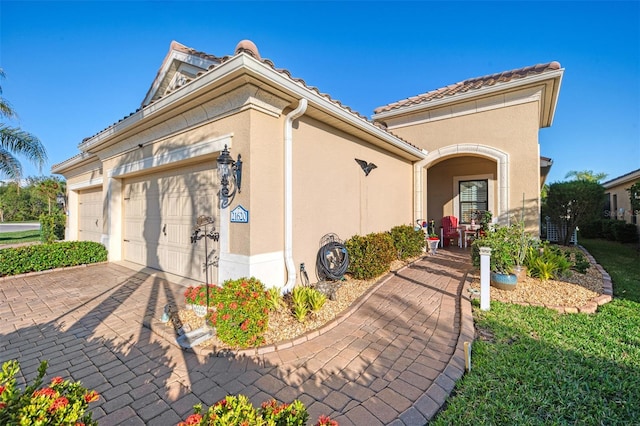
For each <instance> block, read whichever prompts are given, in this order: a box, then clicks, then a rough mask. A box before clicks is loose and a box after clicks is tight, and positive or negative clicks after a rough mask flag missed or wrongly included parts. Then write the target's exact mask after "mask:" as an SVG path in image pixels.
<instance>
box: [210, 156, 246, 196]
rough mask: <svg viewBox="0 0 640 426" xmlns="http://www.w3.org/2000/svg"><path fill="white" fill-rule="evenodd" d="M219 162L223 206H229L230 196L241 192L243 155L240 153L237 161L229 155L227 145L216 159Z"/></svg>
mask: <svg viewBox="0 0 640 426" xmlns="http://www.w3.org/2000/svg"><path fill="white" fill-rule="evenodd" d="M216 163H218V179H220V198H221V203H222V204H221V206H222V208H224V207H227V206H228V205H229V202H230V200H229V199H230V198H233V197H234V196H235V194H236V190H237V191H238V193H239V192H240V188H241V183H242V157H241V156H240V154H238V159H237V160H236V161H234V160H233V158H231V155H229V150H228V149H227V145H225V146H224V149H223V150H222V153H220V156H219V157H218V159H217V160H216ZM230 187H232V188H233V189H229V188H230Z"/></svg>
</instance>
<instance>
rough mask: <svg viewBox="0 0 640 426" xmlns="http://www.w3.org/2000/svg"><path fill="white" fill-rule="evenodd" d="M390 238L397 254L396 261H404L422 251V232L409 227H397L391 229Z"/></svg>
mask: <svg viewBox="0 0 640 426" xmlns="http://www.w3.org/2000/svg"><path fill="white" fill-rule="evenodd" d="M390 233H391V238H392V239H393V245H394V246H395V248H396V251H397V253H398V259H400V260H405V259H408V258H410V257H414V256H418V255H420V254H422V250H423V249H424V232H423V231H422V229H415V228H414V227H413V226H410V225H399V226H394V227H393V228H391V231H390Z"/></svg>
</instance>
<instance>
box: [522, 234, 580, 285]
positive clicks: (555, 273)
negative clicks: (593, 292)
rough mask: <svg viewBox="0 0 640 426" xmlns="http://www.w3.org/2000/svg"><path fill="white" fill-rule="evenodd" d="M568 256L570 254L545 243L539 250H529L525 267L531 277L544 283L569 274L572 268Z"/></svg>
mask: <svg viewBox="0 0 640 426" xmlns="http://www.w3.org/2000/svg"><path fill="white" fill-rule="evenodd" d="M570 256H571V253H570V252H568V251H565V250H562V249H560V248H559V247H558V246H552V245H551V244H549V243H548V242H545V243H544V244H542V246H541V247H540V249H534V248H530V249H529V252H528V253H527V256H526V258H525V265H526V266H527V268H528V270H529V274H530V275H531V276H532V277H535V278H540V279H541V280H543V281H546V280H549V279H552V278H561V277H563V276H565V275H566V274H569V273H570V270H571V267H572V266H573V264H572V262H571V260H570Z"/></svg>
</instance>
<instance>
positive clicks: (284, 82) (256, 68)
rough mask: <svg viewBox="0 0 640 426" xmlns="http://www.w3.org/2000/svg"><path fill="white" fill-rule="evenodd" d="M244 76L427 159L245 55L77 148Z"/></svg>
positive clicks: (93, 145)
mask: <svg viewBox="0 0 640 426" xmlns="http://www.w3.org/2000/svg"><path fill="white" fill-rule="evenodd" d="M242 73H247V74H250V75H252V76H253V77H254V78H257V79H259V80H262V81H264V82H266V83H267V84H270V85H272V86H274V87H276V88H277V89H278V90H280V91H282V92H285V93H288V94H289V95H290V96H291V97H292V98H296V99H298V100H299V99H302V98H306V99H307V100H308V102H309V106H310V107H314V108H316V109H317V110H320V111H323V112H324V113H325V114H329V115H331V116H333V117H336V118H338V119H339V120H341V121H343V122H345V123H348V124H349V125H351V126H353V127H355V128H357V129H359V130H360V131H363V132H365V133H367V134H369V135H371V136H372V137H374V138H377V139H379V140H382V141H384V142H385V143H387V144H388V145H390V146H391V147H393V148H394V149H393V150H394V151H396V152H397V153H399V154H400V155H402V156H403V157H404V158H406V159H408V160H411V161H416V160H420V159H422V158H424V156H425V154H424V152H423V151H422V150H421V149H419V148H417V147H414V146H411V145H410V144H408V143H406V142H404V141H403V140H401V139H399V138H397V137H395V136H393V135H392V134H391V133H389V132H387V131H385V130H383V129H380V128H378V127H376V126H375V125H374V124H373V123H371V122H369V121H368V120H366V119H364V118H360V117H358V116H357V115H356V114H354V113H352V112H349V111H347V110H346V109H344V108H342V107H339V106H338V105H336V104H334V103H333V102H331V101H330V100H328V99H326V98H325V97H323V96H321V95H319V94H318V93H316V92H314V91H312V90H310V89H308V88H307V87H305V86H303V85H302V84H299V83H296V82H294V81H293V80H291V79H290V78H288V77H285V76H284V75H282V74H281V73H280V72H277V71H276V70H274V69H272V68H271V67H269V66H268V65H267V64H265V63H263V62H261V61H259V60H257V59H255V58H253V57H252V56H251V55H249V54H246V53H241V54H238V55H236V56H234V57H232V58H230V59H229V60H227V61H226V62H224V63H222V64H220V65H218V66H217V67H215V68H214V69H212V70H210V71H208V72H206V73H205V74H203V75H202V76H200V77H198V78H197V79H195V80H193V81H192V82H190V83H189V84H187V85H185V86H182V87H181V88H179V89H178V90H176V91H175V92H172V93H170V94H168V95H166V96H164V97H162V98H160V99H159V100H157V101H155V102H153V103H151V104H149V105H147V106H145V107H143V108H141V109H140V110H138V111H137V112H135V113H133V114H131V115H130V116H128V117H126V118H124V119H122V120H121V121H119V122H118V123H115V124H113V125H111V126H110V127H108V128H106V129H105V130H103V131H102V132H100V133H98V134H96V135H95V136H93V137H91V138H88V139H87V140H85V141H83V142H82V143H80V144H79V145H78V148H79V149H80V150H81V151H95V150H98V149H100V148H101V147H102V146H104V145H105V144H107V143H109V140H111V139H112V138H113V137H115V136H116V135H119V134H122V132H124V131H126V130H130V129H132V128H133V126H136V125H137V124H139V123H142V122H143V121H145V120H146V119H148V118H149V117H152V116H154V115H156V114H158V113H160V112H164V111H166V110H168V109H170V108H172V107H173V106H174V105H176V104H178V103H181V102H185V101H186V100H187V99H188V98H189V97H190V96H191V95H192V94H196V93H198V92H200V91H201V90H203V89H204V88H205V87H206V86H208V85H210V84H221V83H224V82H226V81H229V80H231V79H233V78H235V77H237V76H239V75H241V74H242Z"/></svg>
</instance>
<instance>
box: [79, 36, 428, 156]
mask: <svg viewBox="0 0 640 426" xmlns="http://www.w3.org/2000/svg"><path fill="white" fill-rule="evenodd" d="M171 47H172V48H176V49H177V50H180V51H183V52H185V53H191V54H194V55H198V56H201V55H202V56H203V57H205V58H207V59H212V60H215V61H217V62H218V63H216V64H213V65H210V66H209V68H208V70H207V71H201V72H199V73H198V74H197V76H196V77H195V78H193V79H187V80H186V81H185V82H184V83H183V84H181V85H180V87H177V88H175V89H173V90H168V91H167V92H166V93H165V94H164V95H162V96H160V97H158V98H157V99H153V100H152V101H151V102H149V103H148V104H145V105H144V106H143V107H140V108H138V109H136V110H135V111H133V112H132V113H130V114H128V115H126V116H124V117H122V118H121V119H120V120H118V121H117V122H115V123H113V124H112V125H111V126H109V127H107V128H105V129H103V130H101V131H99V132H98V133H96V134H95V135H93V136H90V137H87V138H84V139H83V141H82V142H85V141H86V140H88V139H91V138H93V137H94V136H97V135H99V134H100V133H102V132H104V131H105V130H107V129H109V128H111V127H113V126H115V125H116V124H118V123H120V122H122V121H123V120H125V119H127V118H129V117H130V116H132V115H134V114H136V113H137V112H139V111H140V110H142V109H143V108H144V107H146V106H148V105H151V104H152V103H154V102H157V101H158V100H160V99H162V98H164V97H165V96H167V95H168V94H169V93H171V92H173V91H175V90H178V89H179V88H181V87H184V86H186V85H188V84H189V83H191V82H192V81H194V80H197V79H198V78H200V77H201V76H203V75H205V74H207V73H208V72H209V71H211V70H213V69H215V68H217V67H219V66H221V65H222V64H224V63H225V62H227V61H229V60H230V59H232V58H233V57H235V56H236V55H238V54H240V53H247V54H249V55H251V56H252V57H253V58H255V59H257V60H259V61H260V62H262V63H264V64H266V65H268V66H269V67H270V68H271V69H273V70H274V71H276V72H278V73H280V74H283V75H285V76H286V77H287V78H288V79H290V80H291V81H293V82H295V83H296V84H298V85H300V86H302V87H304V88H306V89H307V90H311V91H314V92H316V93H317V94H318V95H320V96H322V97H323V98H325V99H327V100H328V101H329V102H332V103H333V104H335V105H337V106H338V107H340V108H342V109H344V110H346V111H348V112H350V113H351V114H353V115H355V116H357V117H358V118H360V119H362V120H364V121H366V122H368V123H369V124H371V125H373V126H375V127H377V128H379V129H382V130H384V131H385V132H387V133H389V134H390V135H392V136H393V137H395V138H397V139H399V140H402V141H403V142H404V143H406V144H407V145H409V146H411V147H413V148H415V149H420V148H419V147H417V146H416V145H414V144H412V143H410V142H408V141H406V140H405V139H403V138H401V137H400V136H398V135H395V134H394V133H392V132H391V131H389V130H387V127H386V126H385V125H384V124H381V123H378V122H374V121H371V120H370V119H369V118H367V117H366V116H364V115H362V114H360V113H359V112H357V111H354V110H353V109H351V107H349V106H347V105H344V104H342V102H340V101H338V100H336V99H333V98H331V96H329V95H328V94H326V93H322V92H320V90H319V89H318V88H316V87H314V86H309V85H308V84H307V83H306V82H305V81H304V80H303V79H301V78H297V77H293V76H292V75H291V72H289V71H288V70H286V69H281V68H276V66H275V65H274V63H273V62H272V61H271V60H269V59H263V58H261V57H260V54H259V52H258V49H257V47H256V46H255V44H253V42H251V41H249V40H242V41H241V42H239V43H238V45H237V46H236V49H235V53H234V55H226V56H223V57H218V56H214V55H209V54H207V53H203V52H198V51H196V50H194V49H191V48H189V47H187V46H184V45H182V44H180V43H178V42H176V41H173V42H172V43H171Z"/></svg>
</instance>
